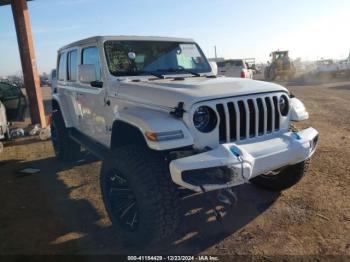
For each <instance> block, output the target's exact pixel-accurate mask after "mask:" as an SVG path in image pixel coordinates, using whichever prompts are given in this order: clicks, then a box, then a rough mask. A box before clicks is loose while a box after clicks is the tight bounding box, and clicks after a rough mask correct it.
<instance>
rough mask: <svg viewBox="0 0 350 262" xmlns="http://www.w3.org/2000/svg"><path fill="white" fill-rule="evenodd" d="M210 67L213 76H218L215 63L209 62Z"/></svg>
mask: <svg viewBox="0 0 350 262" xmlns="http://www.w3.org/2000/svg"><path fill="white" fill-rule="evenodd" d="M209 64H210V67H211V71H212V72H213V74H214V75H216V76H217V75H218V65H217V64H216V62H214V61H211V62H209Z"/></svg>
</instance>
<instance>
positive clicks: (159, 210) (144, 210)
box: [100, 145, 181, 247]
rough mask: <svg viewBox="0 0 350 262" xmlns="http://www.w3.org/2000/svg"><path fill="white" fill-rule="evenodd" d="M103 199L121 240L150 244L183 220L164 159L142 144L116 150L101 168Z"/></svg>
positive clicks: (172, 231) (167, 235)
mask: <svg viewBox="0 0 350 262" xmlns="http://www.w3.org/2000/svg"><path fill="white" fill-rule="evenodd" d="M100 185H101V191H102V197H103V201H104V204H105V207H106V210H107V213H108V215H109V218H110V220H111V221H112V224H113V226H114V227H115V229H116V231H117V236H118V238H119V241H121V242H122V243H123V244H129V245H132V246H137V247H139V246H143V247H145V246H148V245H152V244H154V243H156V242H159V241H161V240H163V239H166V238H168V237H170V236H171V235H172V234H173V233H174V231H175V230H176V229H177V227H178V225H179V223H180V217H181V214H180V210H181V208H180V198H179V196H178V191H177V188H176V186H175V185H174V184H173V182H172V181H171V178H170V173H169V168H168V166H167V164H166V162H165V159H164V158H163V157H162V155H160V154H159V153H157V152H154V151H151V150H149V149H147V148H145V147H143V146H138V145H129V146H123V147H120V148H118V149H116V150H114V152H113V154H112V155H111V157H110V158H109V159H105V160H104V161H103V164H102V168H101V176H100Z"/></svg>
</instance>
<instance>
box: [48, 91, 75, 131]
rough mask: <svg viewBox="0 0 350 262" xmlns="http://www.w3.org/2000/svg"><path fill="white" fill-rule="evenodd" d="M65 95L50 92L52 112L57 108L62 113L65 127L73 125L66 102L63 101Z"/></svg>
mask: <svg viewBox="0 0 350 262" xmlns="http://www.w3.org/2000/svg"><path fill="white" fill-rule="evenodd" d="M65 99H66V98H65V97H64V96H62V95H60V94H58V93H54V94H52V112H53V111H54V110H59V111H60V112H61V114H62V117H63V120H64V124H65V125H66V127H73V123H74V122H73V120H72V119H71V115H70V114H69V110H68V108H67V107H66V106H64V105H68V103H67V102H66V101H65Z"/></svg>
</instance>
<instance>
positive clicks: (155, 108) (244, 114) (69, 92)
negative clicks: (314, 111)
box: [51, 36, 318, 245]
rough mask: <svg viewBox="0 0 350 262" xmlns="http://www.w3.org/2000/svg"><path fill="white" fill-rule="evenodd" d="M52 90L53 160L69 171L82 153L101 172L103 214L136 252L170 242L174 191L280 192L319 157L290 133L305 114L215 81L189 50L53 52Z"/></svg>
mask: <svg viewBox="0 0 350 262" xmlns="http://www.w3.org/2000/svg"><path fill="white" fill-rule="evenodd" d="M57 78H58V79H57V87H56V88H55V91H54V94H53V100H52V109H53V115H52V127H51V128H52V142H53V146H54V149H55V153H56V155H57V157H58V158H60V159H62V160H66V161H67V160H74V159H76V158H77V157H78V155H79V153H80V150H81V146H83V147H84V148H86V149H88V150H89V151H91V152H92V153H94V154H95V155H96V156H98V157H99V158H101V159H102V160H103V164H102V169H101V176H100V183H101V190H102V195H103V200H104V203H105V206H106V210H107V212H108V214H109V217H110V219H111V221H112V223H113V225H114V226H115V227H116V229H117V231H118V232H119V234H120V238H121V239H122V240H123V241H127V242H132V243H133V244H134V245H137V244H140V245H144V244H145V243H147V244H149V243H154V242H155V241H159V240H161V239H163V238H166V237H169V236H170V235H172V233H173V232H174V231H175V229H176V228H177V226H178V225H179V221H180V218H181V208H180V206H181V201H180V199H181V197H180V195H179V191H180V189H184V188H185V189H189V190H192V191H196V192H208V191H212V190H224V189H229V188H231V187H234V186H237V185H240V184H243V183H249V182H252V183H254V184H255V185H257V186H260V187H262V188H266V189H270V190H284V189H286V188H289V187H291V186H292V185H294V184H296V183H297V182H298V181H299V180H300V179H301V178H302V177H303V175H304V174H305V172H306V169H307V164H308V160H309V158H310V157H311V155H312V154H313V153H314V152H315V148H316V146H317V141H318V132H317V131H316V130H315V129H313V128H308V129H305V130H302V131H296V130H292V129H291V121H300V120H304V119H307V118H308V113H307V112H306V110H305V108H304V105H303V104H302V102H300V101H299V100H298V99H297V98H295V97H293V96H291V95H290V93H289V92H288V90H287V89H285V88H284V87H282V86H280V85H277V84H272V83H268V82H261V81H254V80H250V79H241V78H226V77H217V76H216V74H215V72H213V70H212V67H211V66H210V64H209V63H208V60H207V59H206V57H205V56H204V54H203V52H202V50H201V49H200V48H199V46H198V45H197V44H196V43H195V42H194V41H193V40H191V39H180V38H162V37H135V36H130V37H128V36H111V37H109V36H108V37H92V38H89V39H85V40H81V41H78V42H75V43H72V44H70V45H67V46H65V47H63V48H61V49H60V50H59V51H58V61H57ZM231 192H232V191H231Z"/></svg>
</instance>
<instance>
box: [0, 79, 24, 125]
mask: <svg viewBox="0 0 350 262" xmlns="http://www.w3.org/2000/svg"><path fill="white" fill-rule="evenodd" d="M0 101H1V102H2V103H3V105H4V106H5V108H6V115H7V120H8V121H22V120H24V113H25V110H26V107H27V100H26V98H25V96H24V94H23V93H22V90H21V88H20V87H18V86H15V85H12V84H9V83H3V82H0Z"/></svg>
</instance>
